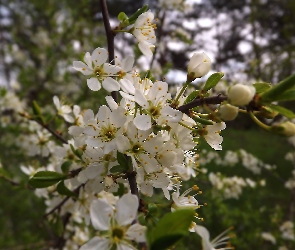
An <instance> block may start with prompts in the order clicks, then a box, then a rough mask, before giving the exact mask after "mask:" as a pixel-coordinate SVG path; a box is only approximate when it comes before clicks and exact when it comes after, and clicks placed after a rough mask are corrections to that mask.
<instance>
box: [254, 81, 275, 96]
mask: <svg viewBox="0 0 295 250" xmlns="http://www.w3.org/2000/svg"><path fill="white" fill-rule="evenodd" d="M253 86H254V87H255V89H256V93H257V94H260V93H263V92H265V91H266V90H268V89H270V88H271V84H270V83H267V82H257V83H254V84H253Z"/></svg>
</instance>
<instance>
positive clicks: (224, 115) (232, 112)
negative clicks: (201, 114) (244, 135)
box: [218, 104, 239, 121]
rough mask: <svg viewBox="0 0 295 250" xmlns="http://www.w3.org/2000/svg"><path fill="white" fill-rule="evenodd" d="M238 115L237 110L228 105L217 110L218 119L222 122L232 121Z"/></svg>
mask: <svg viewBox="0 0 295 250" xmlns="http://www.w3.org/2000/svg"><path fill="white" fill-rule="evenodd" d="M238 113H239V108H238V107H236V106H233V105H230V104H225V105H222V106H220V108H219V110H218V115H219V118H220V119H221V120H223V121H232V120H234V119H235V118H236V117H237V115H238Z"/></svg>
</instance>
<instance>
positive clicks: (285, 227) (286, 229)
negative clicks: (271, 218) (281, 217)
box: [280, 221, 295, 241]
mask: <svg viewBox="0 0 295 250" xmlns="http://www.w3.org/2000/svg"><path fill="white" fill-rule="evenodd" d="M280 231H281V237H282V238H283V239H285V240H293V241H294V240H295V235H294V223H293V222H292V221H285V222H284V223H283V224H282V225H281V226H280Z"/></svg>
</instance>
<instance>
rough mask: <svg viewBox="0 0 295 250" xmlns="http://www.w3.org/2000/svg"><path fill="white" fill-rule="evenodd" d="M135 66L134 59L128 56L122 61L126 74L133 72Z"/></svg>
mask: <svg viewBox="0 0 295 250" xmlns="http://www.w3.org/2000/svg"><path fill="white" fill-rule="evenodd" d="M133 64H134V57H133V56H128V57H126V58H125V59H124V60H123V61H122V69H123V70H124V71H125V72H128V71H131V70H132V67H133Z"/></svg>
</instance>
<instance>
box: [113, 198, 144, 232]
mask: <svg viewBox="0 0 295 250" xmlns="http://www.w3.org/2000/svg"><path fill="white" fill-rule="evenodd" d="M138 205H139V203H138V198H137V196H136V195H133V194H130V193H128V194H124V195H123V196H122V197H121V198H120V200H119V201H118V203H117V206H116V214H115V218H116V220H117V222H118V224H119V225H120V226H125V225H128V224H131V223H132V222H133V221H134V219H135V218H136V215H137V209H138Z"/></svg>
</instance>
